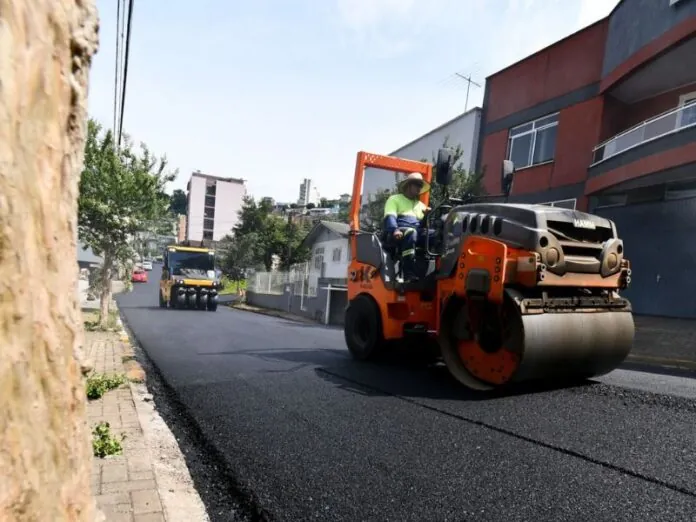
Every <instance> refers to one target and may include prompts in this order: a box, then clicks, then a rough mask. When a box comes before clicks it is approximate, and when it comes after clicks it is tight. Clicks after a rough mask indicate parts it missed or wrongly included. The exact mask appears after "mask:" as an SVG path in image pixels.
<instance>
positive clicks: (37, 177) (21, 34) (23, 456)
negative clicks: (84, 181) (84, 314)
mask: <svg viewBox="0 0 696 522" xmlns="http://www.w3.org/2000/svg"><path fill="white" fill-rule="evenodd" d="M0 5H1V6H2V7H0V26H2V28H3V34H4V35H6V36H9V38H10V40H7V39H5V40H3V42H4V43H3V45H0V63H2V65H3V73H2V93H3V94H2V96H0V113H2V118H0V143H2V147H0V164H2V165H3V168H2V173H1V174H0V200H1V202H0V273H2V274H3V281H2V283H3V286H4V288H3V291H2V306H0V325H1V326H0V380H1V381H2V382H3V383H4V386H3V392H2V393H0V419H1V420H0V447H2V448H3V450H2V452H1V453H0V484H2V500H0V520H55V521H58V520H72V521H75V522H87V521H92V520H95V505H94V499H93V497H92V495H91V493H90V468H91V460H92V456H91V447H90V433H89V424H88V423H87V419H86V414H85V403H86V398H85V394H84V381H83V378H82V375H81V372H80V359H82V357H83V356H84V354H83V352H82V348H81V345H82V343H83V339H84V334H83V329H82V318H81V313H80V308H79V302H78V298H77V293H76V292H75V285H76V280H77V248H76V234H75V230H76V216H77V212H76V211H77V205H76V198H77V186H78V180H79V177H80V170H81V169H82V163H83V154H84V140H85V118H86V109H87V92H88V86H89V72H90V64H91V59H92V56H93V55H94V53H95V52H96V50H97V47H98V35H97V30H98V18H97V11H96V7H95V5H94V2H93V1H90V0H84V1H81V2H75V1H74V0H5V1H3V2H2V4H0Z"/></svg>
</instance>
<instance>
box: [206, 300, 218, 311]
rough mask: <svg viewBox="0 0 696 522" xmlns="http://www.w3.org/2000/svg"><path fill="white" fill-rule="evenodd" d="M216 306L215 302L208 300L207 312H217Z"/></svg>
mask: <svg viewBox="0 0 696 522" xmlns="http://www.w3.org/2000/svg"><path fill="white" fill-rule="evenodd" d="M217 305H218V304H217V301H211V300H208V311H209V312H214V311H215V310H217Z"/></svg>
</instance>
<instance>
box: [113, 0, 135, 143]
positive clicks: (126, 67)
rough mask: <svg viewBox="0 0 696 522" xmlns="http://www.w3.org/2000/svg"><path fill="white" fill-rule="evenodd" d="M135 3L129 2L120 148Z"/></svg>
mask: <svg viewBox="0 0 696 522" xmlns="http://www.w3.org/2000/svg"><path fill="white" fill-rule="evenodd" d="M133 3H134V0H129V1H128V22H127V27H126V50H125V60H124V64H123V84H122V89H121V115H120V121H119V122H118V141H117V142H116V143H117V145H118V146H120V145H121V137H122V135H123V113H124V111H125V108H126V86H127V83H128V59H129V57H130V41H131V28H132V26H133Z"/></svg>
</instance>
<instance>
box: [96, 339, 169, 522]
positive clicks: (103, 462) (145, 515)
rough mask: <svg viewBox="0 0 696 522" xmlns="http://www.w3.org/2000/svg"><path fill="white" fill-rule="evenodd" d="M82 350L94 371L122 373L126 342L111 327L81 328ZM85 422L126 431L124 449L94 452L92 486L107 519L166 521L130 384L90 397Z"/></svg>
mask: <svg viewBox="0 0 696 522" xmlns="http://www.w3.org/2000/svg"><path fill="white" fill-rule="evenodd" d="M85 337H86V339H85V341H86V342H85V345H86V347H87V349H86V351H87V356H88V357H89V358H90V359H91V360H92V361H94V372H95V374H107V375H119V374H120V375H124V374H125V373H126V369H125V367H124V364H123V361H122V357H123V355H124V354H125V353H126V345H125V343H124V342H122V341H121V340H120V334H119V333H116V332H85ZM87 418H88V422H89V424H90V428H93V427H94V426H96V425H97V424H98V423H99V422H101V421H105V422H108V423H109V425H110V428H111V433H112V435H114V436H116V437H118V436H119V435H120V434H125V436H126V438H125V440H124V441H123V453H122V454H121V455H114V456H109V457H106V458H103V459H102V458H99V457H94V460H93V462H92V490H93V494H94V495H95V497H96V500H97V505H98V507H99V509H100V510H101V511H102V512H103V513H104V515H105V516H106V521H107V522H121V521H127V522H155V521H162V522H164V521H166V517H165V514H164V509H163V506H162V499H161V498H160V494H159V492H158V490H157V481H156V477H155V473H154V469H153V466H152V461H151V458H150V456H149V454H148V450H147V446H146V444H145V440H144V436H143V430H142V427H141V425H140V421H139V419H138V414H137V411H136V408H135V402H134V400H133V394H132V391H131V387H130V386H129V384H125V385H123V386H121V387H120V388H117V389H116V390H111V391H107V392H106V393H105V394H104V395H103V396H102V397H101V398H100V399H97V400H93V401H89V403H88V405H87Z"/></svg>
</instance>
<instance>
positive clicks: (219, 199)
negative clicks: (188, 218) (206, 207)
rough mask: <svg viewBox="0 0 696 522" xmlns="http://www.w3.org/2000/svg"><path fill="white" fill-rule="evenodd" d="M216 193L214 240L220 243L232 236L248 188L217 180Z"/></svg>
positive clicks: (239, 184) (241, 184)
mask: <svg viewBox="0 0 696 522" xmlns="http://www.w3.org/2000/svg"><path fill="white" fill-rule="evenodd" d="M215 191H216V194H215V223H214V226H213V240H214V241H219V240H220V239H222V238H223V237H225V236H226V235H227V234H230V233H231V232H232V229H233V228H234V226H235V225H236V224H237V222H238V221H239V211H240V210H241V209H242V205H243V203H244V195H245V194H246V188H245V186H244V184H243V183H235V182H230V181H222V180H217V188H216V189H215ZM202 226H203V224H202V222H201V227H202Z"/></svg>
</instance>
